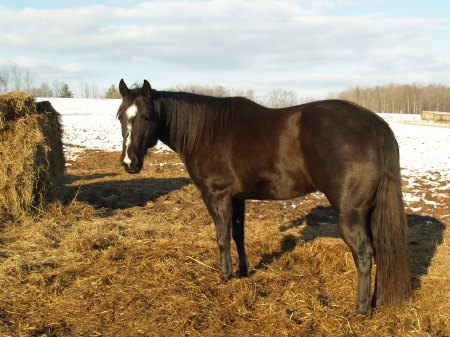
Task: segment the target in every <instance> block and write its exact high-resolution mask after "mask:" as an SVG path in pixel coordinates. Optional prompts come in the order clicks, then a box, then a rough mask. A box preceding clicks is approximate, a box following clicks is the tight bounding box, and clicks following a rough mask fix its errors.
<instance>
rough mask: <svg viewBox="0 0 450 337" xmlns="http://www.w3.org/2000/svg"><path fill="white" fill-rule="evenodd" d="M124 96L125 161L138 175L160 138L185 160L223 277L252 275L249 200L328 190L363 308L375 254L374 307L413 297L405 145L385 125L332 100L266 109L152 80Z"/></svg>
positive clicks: (357, 108) (122, 88)
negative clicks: (403, 178)
mask: <svg viewBox="0 0 450 337" xmlns="http://www.w3.org/2000/svg"><path fill="white" fill-rule="evenodd" d="M119 89H120V93H121V95H122V97H123V101H122V105H121V106H120V108H119V111H118V118H119V119H120V122H121V124H122V135H123V153H122V157H121V161H122V165H123V166H124V167H125V169H126V170H127V171H128V172H129V173H138V172H139V171H140V170H141V168H142V165H143V161H144V155H145V153H146V151H147V149H148V148H151V147H153V146H154V145H155V144H156V143H157V141H158V140H161V141H162V142H164V143H165V144H167V145H168V146H169V147H170V148H172V149H173V150H174V151H175V152H177V153H178V155H179V156H180V157H181V159H182V160H183V162H184V164H185V166H186V169H187V170H188V172H189V174H190V176H191V178H192V180H193V181H194V183H195V184H196V185H197V186H198V188H199V189H200V192H201V195H202V197H203V200H204V202H205V204H206V206H207V208H208V211H209V213H210V214H211V217H212V218H213V220H214V224H215V228H216V235H217V243H218V245H219V251H220V257H221V278H222V280H228V279H230V278H231V277H232V276H233V266H232V262H231V254H230V236H232V237H233V239H234V241H235V242H236V246H237V251H238V255H239V271H238V274H239V276H248V271H249V264H248V261H247V256H246V253H245V247H244V214H245V200H246V199H274V200H280V199H289V198H293V197H297V196H301V195H305V194H307V193H310V192H313V191H321V192H323V193H324V194H325V195H326V197H327V198H328V200H329V201H330V203H331V205H332V206H333V208H334V209H335V211H336V215H337V218H338V225H339V228H340V231H341V234H342V237H343V239H344V241H345V242H346V243H347V244H348V246H349V247H350V249H351V251H352V254H353V259H354V261H355V265H356V268H357V270H358V290H357V304H356V307H357V310H358V312H360V313H366V312H367V311H368V310H369V309H370V286H371V269H372V257H375V263H376V266H377V271H376V282H375V284H376V286H375V293H374V297H373V299H374V302H373V304H375V305H398V304H400V303H401V301H402V300H404V299H406V298H408V296H409V294H410V291H411V290H410V289H411V276H410V270H409V265H408V258H407V255H408V254H407V248H406V242H405V240H406V239H405V236H406V218H405V211H404V208H403V200H402V193H401V185H400V168H399V153H398V145H397V142H396V140H395V137H394V135H393V133H392V131H391V129H390V128H389V126H388V124H387V123H386V122H385V121H384V120H383V119H381V118H380V117H378V116H377V115H376V114H374V113H372V112H371V111H369V110H367V109H365V108H363V107H361V106H358V105H356V104H353V103H350V102H346V101H340V100H327V101H320V102H314V103H308V104H304V105H299V106H295V107H290V108H285V109H269V108H265V107H263V106H260V105H258V104H256V103H254V102H252V101H250V100H248V99H245V98H240V97H233V98H214V97H207V96H201V95H194V94H188V93H180V92H165V91H156V90H153V89H152V88H151V86H150V84H149V83H148V82H147V81H144V85H143V87H142V88H136V89H132V90H130V89H129V88H128V87H127V85H126V84H125V82H124V81H123V80H121V81H120V84H119Z"/></svg>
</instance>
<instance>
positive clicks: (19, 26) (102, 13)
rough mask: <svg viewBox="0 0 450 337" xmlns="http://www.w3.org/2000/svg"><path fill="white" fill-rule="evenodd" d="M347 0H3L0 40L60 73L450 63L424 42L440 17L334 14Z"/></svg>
mask: <svg viewBox="0 0 450 337" xmlns="http://www.w3.org/2000/svg"><path fill="white" fill-rule="evenodd" d="M347 3H348V1H346V0H340V1H331V0H309V1H294V0H280V1H277V0H259V1H256V0H211V1H204V0H194V1H181V0H180V1H179V0H172V1H152V2H142V3H139V4H137V5H134V6H130V7H123V6H122V7H117V6H105V5H94V6H85V7H76V8H69V9H58V10H37V9H24V10H12V9H8V8H6V7H3V8H0V40H1V41H2V46H1V47H0V48H1V49H2V50H3V49H6V50H12V51H13V52H14V56H11V57H10V59H11V60H12V59H13V58H16V59H17V57H18V56H22V60H26V58H24V55H26V56H27V57H29V59H28V61H29V62H28V64H29V65H28V68H30V67H33V68H36V69H37V68H40V69H41V72H44V71H48V72H49V73H50V74H59V75H62V76H63V75H64V74H67V76H75V75H76V73H78V74H79V75H80V76H83V75H85V74H88V73H89V72H95V70H96V69H95V68H104V67H106V65H108V64H109V65H110V66H111V67H114V68H117V67H130V68H131V67H137V66H138V65H140V66H141V68H142V67H146V68H148V65H149V64H158V65H165V66H166V67H167V68H168V69H176V70H177V71H179V72H182V71H186V72H188V73H192V72H197V73H196V74H200V73H201V72H202V73H204V74H206V73H214V72H217V71H225V72H233V73H234V74H241V73H247V74H248V75H247V76H254V81H255V82H258V81H260V80H261V77H264V76H265V77H264V80H270V78H272V79H273V81H272V82H273V83H274V84H276V83H277V80H276V79H277V78H291V79H292V78H294V79H295V81H293V82H291V83H294V82H295V83H297V84H298V83H305V81H306V82H309V84H313V83H316V84H317V85H319V84H320V83H322V82H324V83H331V84H333V83H334V78H336V79H339V78H342V71H341V70H342V69H343V68H345V69H346V70H347V71H348V72H350V74H349V76H353V78H354V80H355V81H356V80H358V79H360V78H361V79H363V78H364V72H367V73H370V72H372V76H373V74H374V73H375V72H376V71H379V70H380V69H383V67H385V68H386V69H388V68H389V67H392V70H395V71H398V72H400V71H402V67H403V68H406V65H404V63H403V62H404V61H405V60H407V64H408V66H409V67H412V66H414V65H417V64H419V63H420V62H422V64H427V62H426V60H427V59H428V60H430V59H431V60H433V65H434V67H435V69H438V68H439V67H442V66H445V65H447V66H448V58H446V56H440V52H439V51H436V50H429V51H427V52H424V46H423V44H424V43H425V44H426V43H427V41H429V39H430V38H429V36H430V34H433V32H435V31H437V30H439V29H441V27H442V22H440V21H438V20H433V19H422V18H398V17H387V16H384V15H375V14H368V15H363V16H332V15H327V11H328V10H329V9H334V8H336V7H339V6H345V5H346V4H347ZM10 53H11V52H10ZM413 55H415V56H413ZM59 59H63V60H64V61H58V60H59ZM39 62H41V64H39ZM22 63H27V62H22ZM55 63H56V65H55ZM428 63H429V62H428ZM430 68H433V67H431V66H430ZM324 71H325V73H324ZM251 72H253V73H251ZM292 73H295V76H292ZM255 74H257V75H255ZM263 74H265V75H263ZM275 74H278V75H275ZM206 76H207V75H204V77H205V78H206ZM302 76H303V77H302ZM307 79H309V81H307ZM288 82H289V81H287V82H286V83H288Z"/></svg>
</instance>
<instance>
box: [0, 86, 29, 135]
mask: <svg viewBox="0 0 450 337" xmlns="http://www.w3.org/2000/svg"><path fill="white" fill-rule="evenodd" d="M35 111H36V107H35V101H34V97H33V96H32V95H30V94H27V93H26V92H23V91H14V92H11V93H8V94H4V95H0V132H3V131H4V130H5V129H7V127H8V124H10V123H11V122H14V121H16V120H17V119H18V118H21V117H24V116H27V115H29V114H32V113H34V112H35Z"/></svg>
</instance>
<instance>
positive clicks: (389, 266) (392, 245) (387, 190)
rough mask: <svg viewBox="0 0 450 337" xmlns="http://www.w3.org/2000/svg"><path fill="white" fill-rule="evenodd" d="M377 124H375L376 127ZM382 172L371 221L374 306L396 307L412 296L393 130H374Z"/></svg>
mask: <svg viewBox="0 0 450 337" xmlns="http://www.w3.org/2000/svg"><path fill="white" fill-rule="evenodd" d="M377 124H378V123H377ZM377 133H378V143H379V151H380V152H379V153H380V160H381V172H380V180H379V183H378V188H377V191H376V195H375V200H374V210H373V213H372V218H371V223H370V226H371V230H372V241H373V242H372V243H373V246H374V249H375V264H376V282H375V284H376V289H375V296H376V298H375V297H374V299H376V304H377V305H386V306H395V305H399V304H400V303H401V302H402V301H403V300H405V299H407V298H408V297H409V296H410V294H411V271H410V268H409V263H408V250H407V244H406V231H407V223H406V215H405V209H404V206H403V198H402V190H401V177H400V165H399V151H398V145H397V141H396V140H395V137H394V134H393V132H392V130H391V129H390V128H389V127H388V126H387V125H386V124H385V123H380V124H378V126H377Z"/></svg>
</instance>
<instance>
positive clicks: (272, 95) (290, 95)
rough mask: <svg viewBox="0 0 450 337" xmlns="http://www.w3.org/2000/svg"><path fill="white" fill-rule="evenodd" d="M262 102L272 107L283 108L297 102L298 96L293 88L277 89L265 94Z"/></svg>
mask: <svg viewBox="0 0 450 337" xmlns="http://www.w3.org/2000/svg"><path fill="white" fill-rule="evenodd" d="M264 103H265V104H266V105H267V106H269V107H272V108H285V107H288V106H293V105H296V104H298V97H297V94H296V93H295V91H293V90H283V89H277V90H273V91H271V92H269V93H268V94H267V95H266V97H265V99H264Z"/></svg>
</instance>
